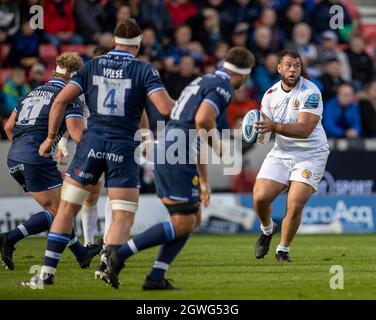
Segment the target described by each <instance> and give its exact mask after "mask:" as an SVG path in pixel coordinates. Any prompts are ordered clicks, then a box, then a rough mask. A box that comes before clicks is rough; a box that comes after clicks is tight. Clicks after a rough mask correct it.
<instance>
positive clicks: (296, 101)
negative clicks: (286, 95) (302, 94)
mask: <svg viewBox="0 0 376 320" xmlns="http://www.w3.org/2000/svg"><path fill="white" fill-rule="evenodd" d="M294 110H299V100H298V99H295V100H294Z"/></svg>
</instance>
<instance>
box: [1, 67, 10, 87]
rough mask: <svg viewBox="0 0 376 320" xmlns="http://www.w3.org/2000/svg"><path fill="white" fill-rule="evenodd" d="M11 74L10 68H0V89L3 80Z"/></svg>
mask: <svg viewBox="0 0 376 320" xmlns="http://www.w3.org/2000/svg"><path fill="white" fill-rule="evenodd" d="M11 72H12V69H11V68H1V69H0V87H2V86H3V84H4V82H5V80H6V79H7V78H9V76H10V74H11Z"/></svg>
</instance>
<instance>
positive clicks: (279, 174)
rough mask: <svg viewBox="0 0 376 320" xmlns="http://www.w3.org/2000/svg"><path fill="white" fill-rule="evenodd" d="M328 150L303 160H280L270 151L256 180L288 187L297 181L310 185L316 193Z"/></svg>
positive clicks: (280, 158)
mask: <svg viewBox="0 0 376 320" xmlns="http://www.w3.org/2000/svg"><path fill="white" fill-rule="evenodd" d="M328 156H329V150H325V151H320V152H317V153H315V154H313V155H312V156H310V157H305V158H300V157H299V158H298V157H296V158H282V157H278V156H276V155H275V154H273V151H270V152H269V153H268V155H267V156H266V158H265V160H264V162H263V164H262V166H261V169H260V171H259V173H258V175H257V178H256V179H269V180H274V181H277V182H279V183H282V184H285V185H286V186H288V185H289V181H298V182H303V183H306V184H308V185H310V186H311V187H312V188H313V189H314V190H315V191H317V188H318V185H319V183H320V181H321V178H322V177H323V175H324V171H325V166H326V161H327V160H328Z"/></svg>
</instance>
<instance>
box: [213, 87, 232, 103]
mask: <svg viewBox="0 0 376 320" xmlns="http://www.w3.org/2000/svg"><path fill="white" fill-rule="evenodd" d="M215 91H217V92H218V93H219V94H220V95H221V96H222V97H223V98H225V100H226V102H229V101H230V100H231V93H230V92H228V91H227V90H225V89H224V88H222V87H217V88H216V89H215Z"/></svg>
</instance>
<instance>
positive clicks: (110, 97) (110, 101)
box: [103, 89, 117, 113]
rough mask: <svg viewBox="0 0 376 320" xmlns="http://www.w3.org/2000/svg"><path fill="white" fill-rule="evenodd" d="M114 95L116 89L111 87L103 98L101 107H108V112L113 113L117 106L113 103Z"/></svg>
mask: <svg viewBox="0 0 376 320" xmlns="http://www.w3.org/2000/svg"><path fill="white" fill-rule="evenodd" d="M115 96H116V90H115V89H111V90H110V91H109V92H108V94H107V96H106V98H104V102H103V107H104V108H109V109H110V113H115V109H116V108H117V105H116V103H115Z"/></svg>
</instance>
